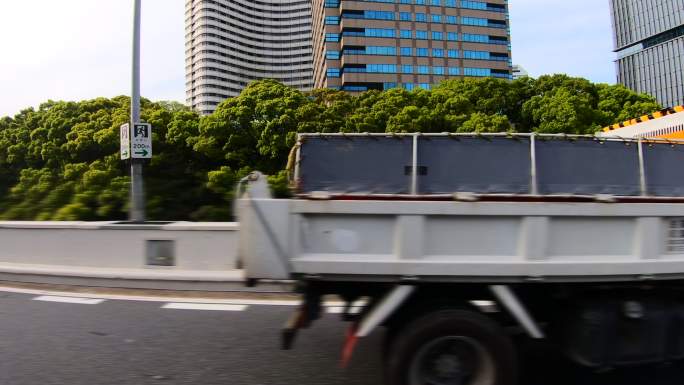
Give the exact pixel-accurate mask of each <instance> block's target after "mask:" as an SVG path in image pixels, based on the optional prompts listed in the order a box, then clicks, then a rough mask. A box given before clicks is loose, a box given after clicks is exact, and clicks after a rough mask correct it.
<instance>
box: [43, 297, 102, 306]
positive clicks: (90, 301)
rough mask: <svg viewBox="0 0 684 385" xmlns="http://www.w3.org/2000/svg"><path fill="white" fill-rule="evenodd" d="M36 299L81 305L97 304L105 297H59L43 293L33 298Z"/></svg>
mask: <svg viewBox="0 0 684 385" xmlns="http://www.w3.org/2000/svg"><path fill="white" fill-rule="evenodd" d="M33 300H34V301H45V302H62V303H77V304H80V305H97V304H100V303H102V302H104V299H97V298H82V297H57V296H52V295H41V296H39V297H35V298H33Z"/></svg>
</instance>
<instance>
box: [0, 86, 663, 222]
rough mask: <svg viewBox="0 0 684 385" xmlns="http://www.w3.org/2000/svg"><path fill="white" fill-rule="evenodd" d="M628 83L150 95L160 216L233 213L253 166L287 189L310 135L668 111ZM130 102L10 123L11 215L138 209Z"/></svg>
mask: <svg viewBox="0 0 684 385" xmlns="http://www.w3.org/2000/svg"><path fill="white" fill-rule="evenodd" d="M658 108H659V106H658V105H657V103H656V102H655V100H654V99H653V98H651V97H649V96H646V95H639V94H635V93H634V92H632V91H629V90H628V89H626V88H624V87H622V86H619V85H613V86H610V85H605V84H593V83H591V82H589V81H587V80H585V79H580V78H571V77H567V76H564V75H554V76H543V77H541V78H539V79H536V80H535V79H531V78H523V79H519V80H516V81H513V82H508V81H503V80H497V79H491V78H486V79H466V80H447V81H445V82H443V83H442V84H441V85H440V86H439V87H436V88H435V89H433V90H432V91H426V90H415V91H413V92H408V91H406V90H403V89H392V90H388V91H384V92H377V91H369V92H366V93H364V94H362V95H360V96H350V95H348V94H346V93H343V92H339V91H333V90H317V91H314V92H312V93H311V94H304V93H302V92H299V91H297V90H294V89H291V88H288V87H285V86H283V85H282V84H280V83H278V82H275V81H271V80H265V81H260V82H255V83H253V84H251V85H250V86H249V87H247V88H246V89H245V90H244V91H243V92H242V94H241V95H240V96H239V97H236V98H232V99H229V100H226V101H225V102H224V103H222V104H221V105H220V106H219V107H218V109H217V110H216V112H215V113H214V114H212V115H210V116H206V117H199V116H198V115H197V114H196V113H194V112H192V111H190V110H188V109H187V108H185V107H184V106H182V105H179V104H178V103H168V102H159V103H153V102H150V101H146V100H145V101H143V106H142V118H143V120H144V121H146V122H149V123H151V124H152V126H153V131H154V134H153V141H154V153H155V156H154V158H153V159H152V160H151V161H150V163H149V164H148V165H147V167H146V168H145V184H146V190H147V210H148V216H149V217H150V219H163V220H181V219H191V220H224V219H228V218H229V217H230V215H231V212H230V206H231V205H230V200H231V199H232V194H233V188H234V185H235V183H236V182H237V180H239V178H241V177H242V176H244V175H246V174H247V173H248V172H249V171H251V170H261V171H263V172H265V173H268V174H270V175H274V177H273V178H272V181H273V182H274V183H275V184H277V185H279V186H281V187H282V186H283V185H284V182H285V180H286V176H285V174H284V172H282V171H281V170H283V169H284V167H285V165H286V163H287V158H288V154H289V151H290V149H291V147H292V146H293V144H294V142H295V138H296V133H298V132H339V131H342V132H470V131H478V132H501V131H518V132H532V131H537V132H545V133H575V134H588V133H593V132H595V131H596V130H597V129H599V128H600V127H602V126H605V125H608V124H611V123H614V122H616V121H621V120H626V119H629V118H631V117H634V116H638V115H641V114H645V113H649V112H652V111H654V110H657V109H658ZM128 111H129V99H128V98H126V97H116V98H113V99H104V98H98V99H94V100H88V101H83V102H78V103H75V102H53V101H49V102H47V103H44V104H42V105H41V106H40V107H39V108H38V110H34V109H27V110H24V111H22V112H21V113H19V114H17V115H16V116H14V117H13V118H10V117H5V118H1V119H0V218H1V219H36V220H105V219H106V220H113V219H124V218H125V217H126V212H127V202H128V189H129V178H128V169H127V165H126V163H125V162H123V161H121V160H119V154H118V149H119V143H118V141H119V138H118V128H119V126H120V125H121V124H123V123H125V122H126V121H127V119H128Z"/></svg>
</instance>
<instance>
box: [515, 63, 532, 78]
mask: <svg viewBox="0 0 684 385" xmlns="http://www.w3.org/2000/svg"><path fill="white" fill-rule="evenodd" d="M525 76H530V74H529V72H527V70H526V69H525V68H524V67H523V66H521V65H518V64H513V79H514V80H515V79H520V78H524V77H525Z"/></svg>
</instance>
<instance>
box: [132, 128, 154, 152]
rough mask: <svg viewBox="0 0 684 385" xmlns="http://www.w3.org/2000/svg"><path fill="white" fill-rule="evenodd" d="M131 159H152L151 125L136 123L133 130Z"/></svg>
mask: <svg viewBox="0 0 684 385" xmlns="http://www.w3.org/2000/svg"><path fill="white" fill-rule="evenodd" d="M131 157H132V158H133V159H149V158H152V126H151V125H150V124H149V123H135V124H133V129H132V130H131Z"/></svg>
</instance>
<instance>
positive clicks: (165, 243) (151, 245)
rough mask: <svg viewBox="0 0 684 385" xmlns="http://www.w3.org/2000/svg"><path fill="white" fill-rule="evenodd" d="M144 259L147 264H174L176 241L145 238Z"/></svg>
mask: <svg viewBox="0 0 684 385" xmlns="http://www.w3.org/2000/svg"><path fill="white" fill-rule="evenodd" d="M145 259H146V263H147V266H175V265H176V242H175V241H173V240H146V241H145Z"/></svg>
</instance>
